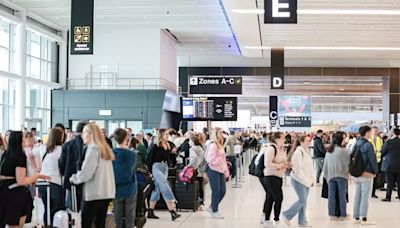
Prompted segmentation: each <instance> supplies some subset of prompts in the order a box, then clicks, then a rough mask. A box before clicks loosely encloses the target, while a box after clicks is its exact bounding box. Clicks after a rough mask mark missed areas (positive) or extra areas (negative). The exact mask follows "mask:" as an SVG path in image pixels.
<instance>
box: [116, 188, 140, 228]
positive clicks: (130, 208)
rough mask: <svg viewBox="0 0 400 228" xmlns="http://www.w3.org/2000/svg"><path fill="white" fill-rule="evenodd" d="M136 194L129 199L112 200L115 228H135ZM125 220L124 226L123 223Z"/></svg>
mask: <svg viewBox="0 0 400 228" xmlns="http://www.w3.org/2000/svg"><path fill="white" fill-rule="evenodd" d="M136 203H137V194H134V195H133V196H131V197H129V198H122V199H114V201H113V206H114V215H115V223H116V225H117V228H123V227H135V219H136ZM124 220H125V226H124V222H123V221H124Z"/></svg>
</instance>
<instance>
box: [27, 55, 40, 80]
mask: <svg viewBox="0 0 400 228" xmlns="http://www.w3.org/2000/svg"><path fill="white" fill-rule="evenodd" d="M29 76H30V77H32V78H38V79H40V60H39V59H36V58H33V57H31V58H30V75H29Z"/></svg>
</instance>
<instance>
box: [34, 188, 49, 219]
mask: <svg viewBox="0 0 400 228" xmlns="http://www.w3.org/2000/svg"><path fill="white" fill-rule="evenodd" d="M39 186H44V187H46V192H47V194H46V199H47V205H45V207H46V208H47V216H46V217H47V218H46V220H47V225H48V226H50V225H51V221H50V220H51V218H50V214H51V212H50V182H48V181H38V182H37V183H36V196H39ZM42 197H43V196H42Z"/></svg>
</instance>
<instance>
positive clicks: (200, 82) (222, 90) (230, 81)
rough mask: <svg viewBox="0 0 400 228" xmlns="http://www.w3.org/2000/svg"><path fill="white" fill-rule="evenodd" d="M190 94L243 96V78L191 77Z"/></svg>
mask: <svg viewBox="0 0 400 228" xmlns="http://www.w3.org/2000/svg"><path fill="white" fill-rule="evenodd" d="M189 92H190V94H242V77H236V76H235V77H233V76H232V77H229V76H226V77H221V76H215V77H211V76H207V77H202V76H190V77H189Z"/></svg>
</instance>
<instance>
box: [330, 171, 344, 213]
mask: <svg viewBox="0 0 400 228" xmlns="http://www.w3.org/2000/svg"><path fill="white" fill-rule="evenodd" d="M328 189H329V190H328V191H329V193H328V209H329V216H335V214H336V213H335V212H336V198H338V199H339V208H340V216H341V217H346V216H347V210H346V191H347V180H346V179H345V178H342V177H335V178H332V179H331V180H329V183H328Z"/></svg>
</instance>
